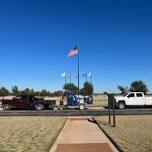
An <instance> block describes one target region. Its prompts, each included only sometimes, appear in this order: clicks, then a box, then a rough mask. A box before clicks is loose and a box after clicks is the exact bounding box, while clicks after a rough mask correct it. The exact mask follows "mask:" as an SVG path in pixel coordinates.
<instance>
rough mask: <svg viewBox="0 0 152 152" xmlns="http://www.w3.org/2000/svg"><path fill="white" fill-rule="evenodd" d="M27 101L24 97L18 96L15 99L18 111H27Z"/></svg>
mask: <svg viewBox="0 0 152 152" xmlns="http://www.w3.org/2000/svg"><path fill="white" fill-rule="evenodd" d="M26 104H27V103H26V99H25V98H24V97H23V96H17V97H15V98H14V106H15V107H16V108H17V109H26Z"/></svg>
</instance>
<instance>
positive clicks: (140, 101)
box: [136, 92, 146, 106]
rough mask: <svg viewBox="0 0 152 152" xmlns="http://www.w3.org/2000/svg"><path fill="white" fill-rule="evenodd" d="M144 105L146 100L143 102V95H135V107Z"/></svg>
mask: <svg viewBox="0 0 152 152" xmlns="http://www.w3.org/2000/svg"><path fill="white" fill-rule="evenodd" d="M145 104H146V100H145V97H144V94H143V93H140V92H139V93H138V92H137V93H136V105H137V106H143V105H145Z"/></svg>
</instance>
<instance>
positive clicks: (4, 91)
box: [0, 87, 10, 96]
mask: <svg viewBox="0 0 152 152" xmlns="http://www.w3.org/2000/svg"><path fill="white" fill-rule="evenodd" d="M8 95H10V92H9V90H8V89H6V88H5V87H1V88H0V96H8Z"/></svg>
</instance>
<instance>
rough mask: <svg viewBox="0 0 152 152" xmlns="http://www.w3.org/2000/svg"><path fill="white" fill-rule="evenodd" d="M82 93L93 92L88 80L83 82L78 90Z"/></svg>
mask: <svg viewBox="0 0 152 152" xmlns="http://www.w3.org/2000/svg"><path fill="white" fill-rule="evenodd" d="M80 92H81V93H82V95H92V94H93V85H92V84H91V83H89V82H85V83H84V85H83V88H82V89H81V90H80Z"/></svg>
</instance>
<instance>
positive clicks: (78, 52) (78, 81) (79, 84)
mask: <svg viewBox="0 0 152 152" xmlns="http://www.w3.org/2000/svg"><path fill="white" fill-rule="evenodd" d="M79 52H80V49H79V48H78V96H79V90H80V57H79V55H80V53H79Z"/></svg>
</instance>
